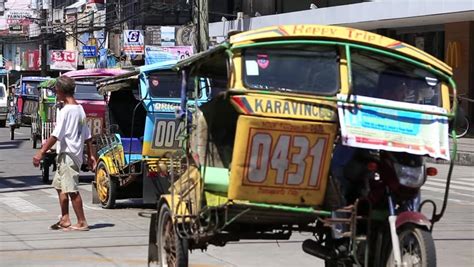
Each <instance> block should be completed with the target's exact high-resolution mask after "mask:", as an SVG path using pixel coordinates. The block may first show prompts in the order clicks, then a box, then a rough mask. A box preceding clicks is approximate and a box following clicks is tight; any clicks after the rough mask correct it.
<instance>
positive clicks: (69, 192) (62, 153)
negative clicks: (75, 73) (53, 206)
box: [33, 76, 96, 231]
mask: <svg viewBox="0 0 474 267" xmlns="http://www.w3.org/2000/svg"><path fill="white" fill-rule="evenodd" d="M75 87H76V84H75V82H74V80H73V79H71V78H69V77H67V76H61V77H59V78H58V79H57V80H56V84H55V91H56V97H57V100H58V101H61V102H63V103H64V107H63V108H62V109H61V110H60V111H59V114H58V117H57V121H56V126H55V128H54V131H53V133H52V134H51V137H50V138H49V139H48V140H47V141H46V144H45V145H44V146H43V147H42V148H41V149H40V150H39V151H38V153H36V155H35V156H34V157H33V165H34V166H35V167H38V166H39V164H40V160H41V159H42V157H43V156H44V154H45V153H46V152H47V151H48V150H49V149H50V148H51V147H52V146H53V145H54V144H55V143H56V142H58V144H57V147H56V151H57V153H58V157H57V163H58V170H57V171H56V174H55V175H54V178H53V183H52V185H53V186H54V188H55V189H56V190H57V191H58V196H59V205H60V207H61V219H60V220H59V221H58V222H57V223H55V224H53V225H51V226H50V229H51V230H59V229H65V230H81V231H87V230H89V226H88V224H87V221H86V218H85V215H84V209H83V207H82V198H81V195H80V194H79V190H78V184H79V170H80V166H81V165H82V159H83V152H84V142H86V144H87V152H88V157H87V158H88V159H89V162H88V163H89V167H91V169H92V170H93V169H94V168H95V165H96V158H95V155H94V153H92V143H91V134H90V130H89V128H88V127H87V123H86V114H85V112H84V109H83V108H82V106H81V105H79V104H78V103H77V102H76V99H75V98H74V91H75ZM69 197H70V198H71V203H72V207H73V208H74V212H75V213H76V216H77V224H75V225H72V224H71V220H70V218H69Z"/></svg>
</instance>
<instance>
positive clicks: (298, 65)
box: [243, 45, 340, 95]
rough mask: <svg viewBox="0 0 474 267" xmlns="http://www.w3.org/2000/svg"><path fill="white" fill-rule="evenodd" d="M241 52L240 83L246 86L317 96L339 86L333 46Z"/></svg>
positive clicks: (334, 89) (287, 47) (275, 48)
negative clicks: (242, 57) (242, 69)
mask: <svg viewBox="0 0 474 267" xmlns="http://www.w3.org/2000/svg"><path fill="white" fill-rule="evenodd" d="M243 54H244V64H243V68H244V82H245V84H246V86H247V87H249V88H253V89H260V90H262V89H263V90H269V91H284V92H303V93H310V94H318V95H331V94H335V93H336V92H337V90H338V89H339V79H340V76H339V64H338V53H337V48H336V47H333V46H317V45H311V46H308V45H291V46H285V47H284V48H283V47H273V46H269V47H257V48H248V49H245V50H244V52H243Z"/></svg>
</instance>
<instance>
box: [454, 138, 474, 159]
mask: <svg viewBox="0 0 474 267" xmlns="http://www.w3.org/2000/svg"><path fill="white" fill-rule="evenodd" d="M455 163H456V164H457V165H466V166H474V136H473V135H472V134H471V135H468V136H467V137H463V138H460V139H458V151H457V157H456V161H455Z"/></svg>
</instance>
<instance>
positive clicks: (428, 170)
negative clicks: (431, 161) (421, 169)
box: [426, 167, 438, 176]
mask: <svg viewBox="0 0 474 267" xmlns="http://www.w3.org/2000/svg"><path fill="white" fill-rule="evenodd" d="M426 175H427V176H436V175H438V169H436V168H435V167H429V168H426Z"/></svg>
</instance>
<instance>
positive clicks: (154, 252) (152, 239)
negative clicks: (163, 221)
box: [148, 213, 158, 265]
mask: <svg viewBox="0 0 474 267" xmlns="http://www.w3.org/2000/svg"><path fill="white" fill-rule="evenodd" d="M157 224H158V213H153V214H151V218H150V231H149V236H148V265H150V263H156V264H158V240H157V238H156V228H157Z"/></svg>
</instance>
